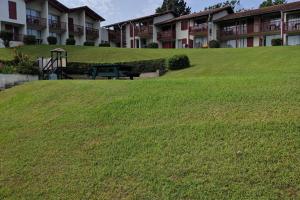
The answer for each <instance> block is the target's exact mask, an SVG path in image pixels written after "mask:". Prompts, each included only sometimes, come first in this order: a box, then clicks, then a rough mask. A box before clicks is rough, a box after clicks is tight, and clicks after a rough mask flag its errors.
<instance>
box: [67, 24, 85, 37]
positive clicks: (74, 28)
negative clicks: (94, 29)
mask: <svg viewBox="0 0 300 200" xmlns="http://www.w3.org/2000/svg"><path fill="white" fill-rule="evenodd" d="M69 34H71V35H76V36H82V35H83V26H79V25H75V24H69Z"/></svg>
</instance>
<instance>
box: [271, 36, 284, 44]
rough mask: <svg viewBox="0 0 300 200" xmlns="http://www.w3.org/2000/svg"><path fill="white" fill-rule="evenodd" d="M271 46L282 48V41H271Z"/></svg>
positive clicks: (277, 39)
mask: <svg viewBox="0 0 300 200" xmlns="http://www.w3.org/2000/svg"><path fill="white" fill-rule="evenodd" d="M271 43H272V46H282V39H281V38H276V39H273V40H272V42H271Z"/></svg>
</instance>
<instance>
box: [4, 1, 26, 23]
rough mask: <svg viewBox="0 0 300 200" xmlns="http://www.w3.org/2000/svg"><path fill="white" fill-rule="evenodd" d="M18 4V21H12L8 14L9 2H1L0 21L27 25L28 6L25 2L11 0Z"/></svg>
mask: <svg viewBox="0 0 300 200" xmlns="http://www.w3.org/2000/svg"><path fill="white" fill-rule="evenodd" d="M10 1H14V2H16V5H17V19H16V20H14V19H10V18H9V12H8V0H0V21H4V22H10V23H15V24H21V25H25V24H26V4H25V1H24V0H10Z"/></svg>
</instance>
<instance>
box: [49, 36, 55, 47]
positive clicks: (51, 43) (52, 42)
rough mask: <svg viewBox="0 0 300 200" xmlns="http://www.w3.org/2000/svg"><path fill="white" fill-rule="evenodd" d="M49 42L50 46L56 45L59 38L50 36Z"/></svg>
mask: <svg viewBox="0 0 300 200" xmlns="http://www.w3.org/2000/svg"><path fill="white" fill-rule="evenodd" d="M47 41H48V43H49V44H50V45H55V44H57V38H56V37H54V36H49V37H48V38H47Z"/></svg>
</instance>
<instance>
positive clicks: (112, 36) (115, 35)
mask: <svg viewBox="0 0 300 200" xmlns="http://www.w3.org/2000/svg"><path fill="white" fill-rule="evenodd" d="M108 37H109V41H111V42H114V43H120V42H121V32H120V31H109V33H108Z"/></svg>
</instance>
